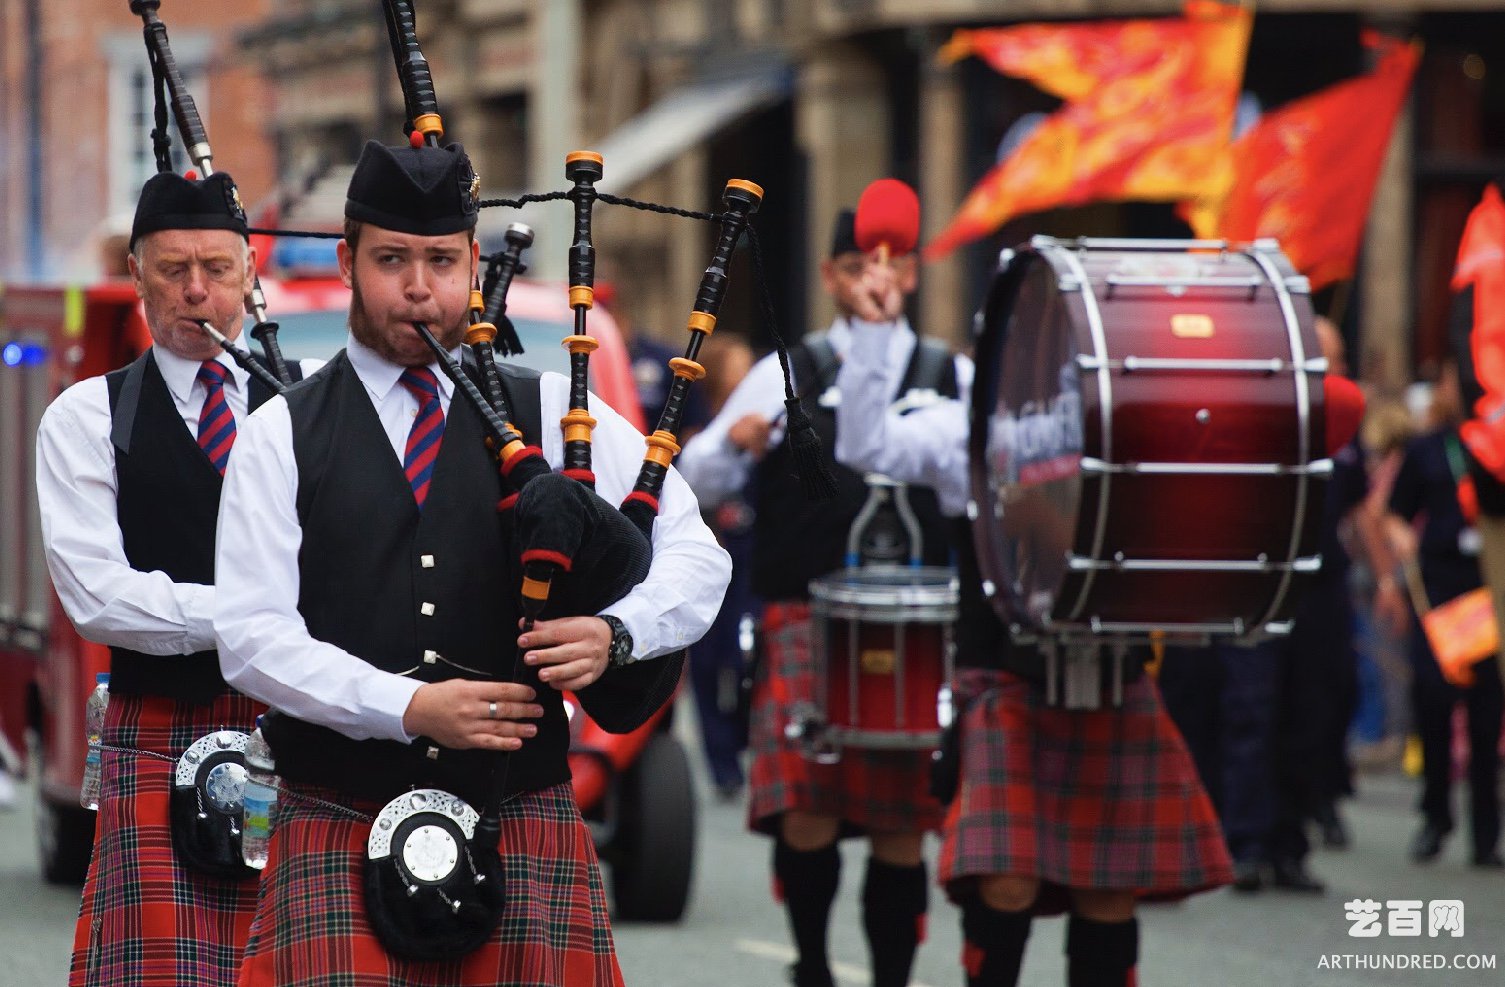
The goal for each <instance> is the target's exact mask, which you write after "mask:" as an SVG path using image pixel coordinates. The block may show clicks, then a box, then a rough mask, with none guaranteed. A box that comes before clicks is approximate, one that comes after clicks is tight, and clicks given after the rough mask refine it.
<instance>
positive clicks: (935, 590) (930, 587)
mask: <svg viewBox="0 0 1505 987" xmlns="http://www.w3.org/2000/svg"><path fill="white" fill-rule="evenodd" d="M878 574H882V575H883V576H888V577H893V576H898V577H901V578H904V579H906V580H907V581H905V582H881V581H878V580H876V579H875V580H872V581H869V579H868V578H867V577H870V576H875V575H878ZM960 599H961V584H960V583H959V581H958V579H957V575H956V572H955V571H954V570H951V569H947V568H944V567H942V566H919V567H915V568H898V569H893V568H876V567H855V568H846V569H841V570H838V571H837V572H833V573H830V574H828V575H825V576H818V577H816V578H815V579H812V580H810V607H811V610H812V612H814V611H816V610H817V609H830V608H832V607H837V606H842V607H854V608H858V609H866V608H868V607H890V608H907V609H915V608H923V609H941V610H944V609H950V610H951V611H952V616H951V617H945V618H942V619H946V620H954V619H955V610H956V607H957V605H958V603H959V602H960Z"/></svg>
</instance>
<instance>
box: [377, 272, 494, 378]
mask: <svg viewBox="0 0 1505 987" xmlns="http://www.w3.org/2000/svg"><path fill="white" fill-rule="evenodd" d="M349 322H350V334H351V335H352V336H354V337H355V338H356V339H357V340H359V341H360V342H361V343H362V344H364V345H365V346H368V347H370V348H371V349H372V350H374V351H375V352H376V353H377V354H378V355H379V356H381V357H382V358H383V359H385V360H387V361H388V362H390V363H394V364H396V365H397V366H399V367H421V366H427V365H428V364H430V363H433V362H434V360H435V357H434V351H433V350H431V349H429V347H428V344H427V343H425V342H424V341H423V339H422V338H421V337H420V336H419V335H418V334H417V332H416V331H414V330H413V329H412V323H410V322H401V321H394V320H393V319H392V318H391V316H390V314H386V313H373V312H372V311H371V310H370V309H369V308H368V307H367V305H366V299H365V295H364V294H363V293H362V292H361V283H360V279H359V278H358V277H356V275H355V272H353V271H352V272H351V275H350V318H349ZM466 322H467V318H466V316H465V314H464V313H462V314H461V315H460V316H459V317H457V318H456V319H454V320H453V321H452V322H451V323H450V324H448V325H444V324H440V323H439V322H425V323H424V325H426V326H427V327H428V330H429V332H431V333H433V334H434V338H435V339H437V340H438V341H439V345H441V346H443V347H444V349H445V350H454V349H455V348H456V347H458V346H459V345H460V343H461V342H462V341H463V340H464V338H465V329H466Z"/></svg>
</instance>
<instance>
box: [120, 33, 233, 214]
mask: <svg viewBox="0 0 1505 987" xmlns="http://www.w3.org/2000/svg"><path fill="white" fill-rule="evenodd" d="M105 50H106V57H107V58H108V60H109V63H110V95H109V98H110V112H109V120H110V161H111V162H113V163H114V167H112V168H111V169H110V198H109V212H110V214H111V215H125V216H129V215H131V214H133V213H134V212H135V210H136V198H137V196H138V195H139V194H140V192H141V186H142V185H143V184H145V183H146V180H147V179H148V178H150V177H152V176H153V175H155V174H156V173H157V161H156V158H155V157H154V156H153V154H152V139H151V131H152V127H153V126H154V125H155V109H154V106H155V103H154V100H155V96H154V93H153V87H152V70H151V65H150V64H149V63H148V61H147V56H146V46H145V45H144V44H143V43H142V41H141V35H140V34H139V33H136V34H133V35H121V36H119V37H117V38H114V39H111V40H110V41H109V42H108V43H106V45H105ZM172 50H173V55H174V57H175V58H176V59H177V62H178V69H179V71H180V72H182V74H183V82H184V85H185V86H187V89H188V93H189V95H191V96H192V97H193V101H194V105H195V106H196V107H197V108H198V111H199V117H200V119H202V120H203V121H204V129H205V130H206V131H208V133H209V134H210V136H211V137H213V135H214V130H213V126H212V121H210V119H209V78H208V74H207V72H206V71H205V66H206V63H207V60H208V55H209V41H208V38H207V37H199V36H194V35H188V36H185V37H183V38H179V37H177V36H173V37H172ZM167 114H168V131H169V133H170V134H171V136H172V162H173V170H174V171H177V172H178V173H179V174H182V173H183V172H184V171H186V170H188V169H189V168H191V167H193V164H192V162H190V161H189V160H188V156H187V154H186V153H185V152H184V149H183V139H182V135H180V134H179V133H178V124H177V121H176V120H174V119H173V118H172V108H171V105H169V107H168V111H167ZM211 143H212V141H211Z"/></svg>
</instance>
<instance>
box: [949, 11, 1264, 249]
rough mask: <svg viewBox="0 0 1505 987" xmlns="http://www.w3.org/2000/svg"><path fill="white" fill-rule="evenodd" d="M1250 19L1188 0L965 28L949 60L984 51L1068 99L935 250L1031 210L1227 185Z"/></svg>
mask: <svg viewBox="0 0 1505 987" xmlns="http://www.w3.org/2000/svg"><path fill="white" fill-rule="evenodd" d="M1251 21H1252V15H1251V14H1250V13H1249V12H1248V11H1247V10H1245V9H1243V8H1242V7H1238V6H1231V5H1228V4H1223V3H1217V2H1214V0H1189V2H1188V3H1187V4H1186V6H1185V15H1184V16H1183V17H1178V18H1177V17H1171V18H1158V19H1154V20H1131V21H1108V22H1103V23H1094V24H1058V25H1053V24H1026V25H1022V26H1020V27H1010V28H1000V29H997V30H988V31H958V32H957V33H956V34H955V35H954V36H953V37H952V39H951V41H950V42H949V43H948V44H947V45H946V47H945V49H944V50H943V51H942V53H941V55H942V58H943V59H946V60H955V59H957V58H961V57H964V56H966V55H968V54H975V55H977V56H978V57H979V58H982V59H984V60H985V61H987V62H988V64H990V65H992V66H993V67H994V68H995V69H997V70H998V71H1000V72H1003V73H1006V74H1008V75H1016V76H1020V77H1022V78H1025V79H1029V80H1030V81H1031V82H1033V83H1035V84H1036V85H1037V86H1039V87H1040V88H1041V89H1044V90H1045V91H1047V92H1050V93H1053V94H1055V95H1057V96H1060V97H1061V98H1063V99H1065V100H1066V101H1067V102H1066V105H1065V106H1063V107H1062V108H1061V109H1060V110H1059V111H1057V112H1056V113H1054V114H1052V115H1051V116H1050V117H1048V118H1047V119H1046V120H1045V121H1044V122H1043V123H1042V124H1041V125H1040V127H1039V128H1038V129H1037V130H1036V131H1035V132H1034V133H1033V134H1031V135H1030V136H1029V137H1028V138H1026V139H1025V141H1024V143H1023V144H1021V145H1020V146H1019V148H1018V149H1017V150H1016V151H1015V152H1014V153H1013V154H1012V155H1010V156H1009V157H1008V159H1007V160H1005V161H1003V162H1002V163H1000V164H999V165H998V166H997V167H995V168H994V169H993V170H992V171H990V172H989V173H988V174H987V175H986V176H984V177H983V179H982V181H981V182H979V183H978V184H977V187H976V188H974V189H973V190H972V192H971V193H970V194H969V195H968V196H967V199H966V201H965V202H963V203H962V207H961V209H960V210H959V211H958V213H957V214H956V216H955V217H953V219H952V220H951V223H950V225H949V226H947V228H946V229H945V230H944V231H942V232H941V234H940V235H939V236H938V237H936V239H935V240H934V241H932V242H931V243H930V245H929V246H928V247H926V249H925V256H926V257H927V258H931V259H933V258H935V257H939V256H941V255H943V254H946V253H949V252H950V251H951V250H953V249H955V248H956V247H958V246H960V245H961V244H963V243H967V242H969V241H971V240H975V239H977V238H978V237H981V236H986V235H987V234H988V233H991V232H992V231H993V230H996V229H997V228H998V227H999V226H1001V225H1003V223H1005V222H1006V221H1008V220H1009V219H1012V218H1013V217H1014V216H1017V215H1020V214H1021V213H1027V212H1036V211H1039V210H1041V209H1050V208H1054V207H1056V206H1074V205H1081V204H1082V203H1086V202H1094V201H1101V200H1104V199H1147V200H1174V199H1180V198H1186V197H1189V196H1200V195H1207V194H1211V193H1212V192H1214V191H1215V190H1216V189H1217V188H1219V187H1221V186H1219V185H1218V184H1217V182H1218V179H1219V177H1220V176H1221V175H1223V174H1225V171H1226V166H1225V165H1224V164H1223V162H1222V158H1223V156H1224V155H1226V154H1227V153H1228V141H1229V138H1230V136H1231V134H1232V130H1233V110H1234V105H1235V102H1236V101H1237V98H1238V88H1239V84H1240V82H1241V81H1242V78H1243V71H1244V54H1245V51H1246V49H1247V48H1248V43H1249V27H1250V23H1251Z"/></svg>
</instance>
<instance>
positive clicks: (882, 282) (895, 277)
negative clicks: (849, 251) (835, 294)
mask: <svg viewBox="0 0 1505 987" xmlns="http://www.w3.org/2000/svg"><path fill="white" fill-rule="evenodd" d="M852 314H853V315H855V316H857V318H859V319H861V320H862V321H863V322H874V323H884V322H894V321H897V320H898V318H899V316H900V315H903V314H904V291H903V288H902V286H901V284H900V279H899V272H898V271H897V270H896V269H895V268H894V265H892V264H878V263H872V264H868V265H867V268H866V269H865V270H864V271H863V273H862V281H861V282H860V283H859V284H858V285H857V290H856V291H854V292H853V293H852Z"/></svg>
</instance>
